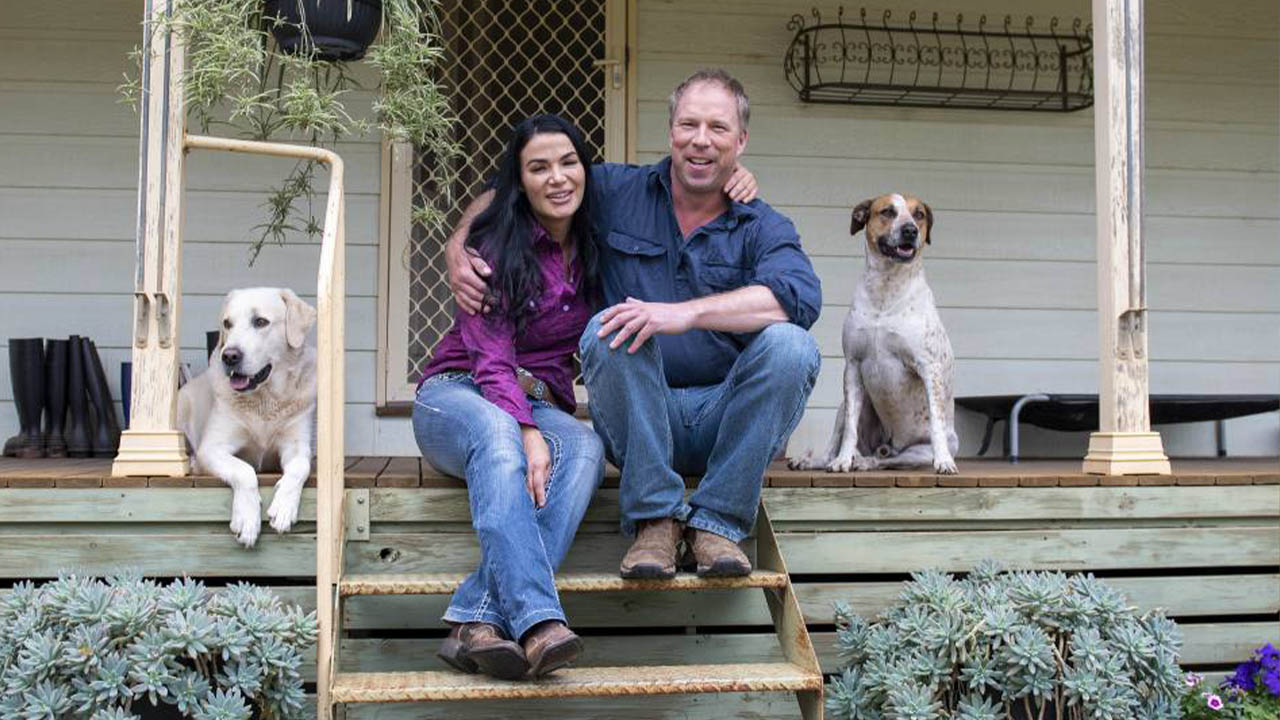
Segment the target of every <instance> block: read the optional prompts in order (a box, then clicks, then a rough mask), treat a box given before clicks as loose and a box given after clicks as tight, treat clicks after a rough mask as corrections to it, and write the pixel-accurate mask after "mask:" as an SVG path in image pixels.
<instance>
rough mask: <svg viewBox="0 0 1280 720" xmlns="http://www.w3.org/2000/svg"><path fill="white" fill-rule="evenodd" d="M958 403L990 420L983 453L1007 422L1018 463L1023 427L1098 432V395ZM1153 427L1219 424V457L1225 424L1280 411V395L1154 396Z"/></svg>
mask: <svg viewBox="0 0 1280 720" xmlns="http://www.w3.org/2000/svg"><path fill="white" fill-rule="evenodd" d="M956 405H959V406H960V407H962V408H964V409H966V410H972V411H973V412H976V413H981V414H983V415H986V416H987V429H986V432H985V433H984V434H983V436H982V447H981V448H979V450H978V455H985V454H986V452H987V449H988V448H989V447H990V445H991V435H992V430H993V429H994V428H995V424H996V423H997V422H998V421H1001V420H1003V421H1005V423H1006V424H1005V435H1004V437H1005V443H1004V454H1005V456H1006V457H1008V458H1009V461H1010V462H1014V463H1016V462H1018V423H1019V422H1026V423H1030V424H1032V425H1035V426H1036V427H1042V428H1048V429H1050V430H1061V431H1064V432H1073V431H1080V430H1097V429H1098V396H1097V395H1082V394H1073V395H1060V394H1047V393H1033V394H1030V395H971V396H967V397H958V398H956ZM1150 408H1151V424H1152V425H1166V424H1170V423H1186V422H1208V421H1215V422H1217V433H1216V434H1217V444H1218V457H1224V456H1226V454H1227V451H1226V447H1225V441H1226V437H1225V436H1226V432H1225V430H1224V428H1223V424H1222V421H1223V420H1228V419H1230V418H1237V417H1244V416H1246V415H1257V414H1258V413H1264V412H1271V411H1274V410H1280V395H1151V396H1150Z"/></svg>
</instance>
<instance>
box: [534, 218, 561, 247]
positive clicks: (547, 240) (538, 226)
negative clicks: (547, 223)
mask: <svg viewBox="0 0 1280 720" xmlns="http://www.w3.org/2000/svg"><path fill="white" fill-rule="evenodd" d="M530 220H531V222H532V225H533V246H534V247H538V246H540V245H548V244H550V245H554V246H555V247H557V248H558V247H560V243H558V242H556V239H555V238H553V237H551V233H549V232H547V229H546V228H544V227H542V223H540V222H538V219H537V218H536V217H533V218H530Z"/></svg>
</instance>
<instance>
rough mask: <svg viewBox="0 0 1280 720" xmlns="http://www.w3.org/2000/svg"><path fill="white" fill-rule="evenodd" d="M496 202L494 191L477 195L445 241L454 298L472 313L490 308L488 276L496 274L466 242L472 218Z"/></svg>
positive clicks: (447, 264)
mask: <svg viewBox="0 0 1280 720" xmlns="http://www.w3.org/2000/svg"><path fill="white" fill-rule="evenodd" d="M491 202H493V191H492V190H486V191H484V192H482V193H480V194H479V195H478V196H476V199H475V200H472V201H471V204H469V205H467V209H466V210H464V211H463V212H462V218H461V219H459V220H458V226H457V227H455V228H454V229H453V232H452V233H451V234H450V235H449V240H448V241H447V242H445V245H444V262H445V265H446V266H448V268H449V289H450V290H452V291H453V299H454V300H455V301H456V302H457V303H458V307H459V308H461V309H462V311H463V312H465V313H467V314H468V315H475V314H476V313H477V312H479V311H481V310H484V311H486V312H488V310H489V308H486V307H484V294H485V291H486V290H487V289H488V287H489V286H488V285H487V284H486V283H485V278H487V277H489V275H491V274H492V272H493V271H492V270H490V269H489V265H488V263H486V262H485V261H484V260H482V259H480V256H479V255H477V254H476V252H475V251H474V250H472V249H471V248H468V247H467V246H466V242H467V233H469V232H470V231H471V221H472V220H475V219H476V216H477V215H479V214H480V213H482V212H484V209H485V208H487V207H489V203H491Z"/></svg>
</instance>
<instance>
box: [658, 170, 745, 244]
mask: <svg viewBox="0 0 1280 720" xmlns="http://www.w3.org/2000/svg"><path fill="white" fill-rule="evenodd" d="M649 178H650V182H655V181H656V182H657V183H658V184H659V185H661V186H662V189H663V190H665V191H666V192H667V199H668V200H669V201H670V200H671V156H670V155H668V156H666V157H664V158H662V159H661V160H659V161H658V162H656V163H654V164H652V165H650V166H649ZM672 202H674V201H672ZM754 203H755V201H754V200H753V201H752V204H754ZM756 215H757V211H756V209H755V208H754V207H752V205H745V204H743V203H740V202H734V201H732V200H730V201H729V210H728V211H727V212H725V213H723V214H721V215H720V216H719V217H717V218H716V219H715V220H712V221H711V222H709V223H707V224H706V227H709V228H718V227H720V226H722V225H723V226H726V227H730V228H733V227H736V226H738V225H740V224H742V223H744V222H746V221H747V220H750V219H752V218H754V217H756Z"/></svg>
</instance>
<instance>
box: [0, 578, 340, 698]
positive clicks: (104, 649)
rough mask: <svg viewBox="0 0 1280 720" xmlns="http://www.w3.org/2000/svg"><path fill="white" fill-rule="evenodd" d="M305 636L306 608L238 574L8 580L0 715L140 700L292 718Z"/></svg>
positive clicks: (0, 619)
mask: <svg viewBox="0 0 1280 720" xmlns="http://www.w3.org/2000/svg"><path fill="white" fill-rule="evenodd" d="M315 638H316V621H315V614H314V613H311V614H305V613H303V612H302V611H301V610H299V609H298V608H295V607H290V606H286V605H285V604H284V603H282V602H281V601H280V599H279V598H278V597H276V596H275V595H274V594H273V593H271V592H270V591H268V590H265V589H263V588H259V587H255V586H253V585H248V584H243V583H241V584H236V585H231V586H228V587H225V588H221V589H219V590H217V591H212V590H209V589H208V588H206V587H205V586H204V585H203V584H202V583H200V582H197V581H194V580H190V579H182V580H175V581H173V582H171V583H170V584H168V585H160V584H158V583H156V582H155V581H152V580H146V579H144V578H142V577H141V575H137V574H129V573H126V574H122V575H119V576H116V577H112V578H108V579H107V580H105V581H104V580H101V579H98V578H93V577H86V576H83V575H75V574H70V573H68V574H64V575H62V576H61V577H59V578H58V579H57V580H53V581H50V582H48V583H45V584H43V585H40V586H36V585H34V584H32V583H30V582H23V583H18V585H16V586H15V587H14V588H13V591H12V592H10V593H8V594H6V595H4V596H0V717H4V718H32V719H35V718H40V719H41V720H64V719H65V718H85V719H87V720H126V719H131V718H136V717H137V715H136V714H134V712H133V711H135V710H138V709H139V708H140V707H141V706H142V705H143V704H145V703H150V704H153V705H169V706H173V707H174V708H176V709H177V710H178V712H180V713H181V714H182V715H184V716H186V717H192V718H210V719H212V718H220V719H222V718H226V719H229V720H230V719H235V720H248V718H250V717H251V716H254V713H256V717H259V718H262V719H263V720H288V719H289V718H301V717H303V691H302V676H301V674H300V667H301V665H302V653H303V652H304V651H305V650H306V649H307V648H309V647H310V646H311V645H312V644H313V643H314V642H315Z"/></svg>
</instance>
